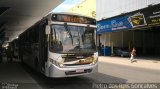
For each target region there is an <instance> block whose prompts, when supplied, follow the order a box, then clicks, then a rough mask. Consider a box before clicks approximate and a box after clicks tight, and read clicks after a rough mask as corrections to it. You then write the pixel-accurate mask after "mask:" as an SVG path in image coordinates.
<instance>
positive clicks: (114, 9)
mask: <svg viewBox="0 0 160 89" xmlns="http://www.w3.org/2000/svg"><path fill="white" fill-rule="evenodd" d="M96 3H97V6H96V10H97V11H96V12H97V17H96V18H97V20H101V19H102V18H108V17H113V16H116V15H119V14H121V13H126V12H131V11H134V10H137V9H141V8H144V7H147V6H148V5H150V4H158V3H160V0H96Z"/></svg>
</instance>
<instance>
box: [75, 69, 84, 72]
mask: <svg viewBox="0 0 160 89" xmlns="http://www.w3.org/2000/svg"><path fill="white" fill-rule="evenodd" d="M76 72H84V70H83V69H78V70H76Z"/></svg>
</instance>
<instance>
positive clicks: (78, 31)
mask: <svg viewBox="0 0 160 89" xmlns="http://www.w3.org/2000/svg"><path fill="white" fill-rule="evenodd" d="M51 27H52V29H51V34H50V37H49V38H50V40H49V43H50V45H49V47H50V51H52V52H58V53H85V52H94V51H96V45H95V40H96V39H95V35H96V34H95V30H96V29H95V28H91V27H87V26H86V27H84V26H73V25H52V26H51Z"/></svg>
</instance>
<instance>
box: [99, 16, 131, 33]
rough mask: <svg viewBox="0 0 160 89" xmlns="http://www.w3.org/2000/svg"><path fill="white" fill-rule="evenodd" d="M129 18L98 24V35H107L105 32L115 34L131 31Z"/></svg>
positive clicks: (118, 18) (112, 19) (119, 18)
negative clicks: (120, 31)
mask: <svg viewBox="0 0 160 89" xmlns="http://www.w3.org/2000/svg"><path fill="white" fill-rule="evenodd" d="M129 16H130V15H125V16H120V17H115V18H111V19H106V20H102V21H98V22H97V34H101V33H105V32H113V31H117V30H129V29H131V28H132V26H131V24H130V23H129V21H128V20H129V19H128V18H129Z"/></svg>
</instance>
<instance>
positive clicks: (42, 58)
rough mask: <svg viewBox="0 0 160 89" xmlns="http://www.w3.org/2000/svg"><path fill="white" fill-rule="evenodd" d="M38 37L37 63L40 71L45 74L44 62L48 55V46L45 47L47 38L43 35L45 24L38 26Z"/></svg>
mask: <svg viewBox="0 0 160 89" xmlns="http://www.w3.org/2000/svg"><path fill="white" fill-rule="evenodd" d="M39 30H40V35H39V39H40V40H39V49H40V51H39V63H40V68H41V69H40V71H41V72H43V73H45V62H46V61H47V55H48V47H47V46H48V45H47V40H46V39H47V36H46V34H45V24H42V25H40V29H39Z"/></svg>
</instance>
